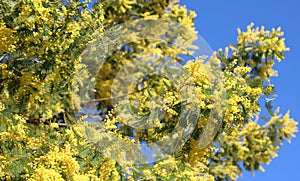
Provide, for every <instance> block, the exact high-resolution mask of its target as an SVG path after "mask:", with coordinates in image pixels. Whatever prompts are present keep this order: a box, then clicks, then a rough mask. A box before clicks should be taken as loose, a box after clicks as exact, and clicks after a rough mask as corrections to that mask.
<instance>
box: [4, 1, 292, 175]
mask: <svg viewBox="0 0 300 181" xmlns="http://www.w3.org/2000/svg"><path fill="white" fill-rule="evenodd" d="M0 7H1V9H0V11H1V15H0V25H1V26H0V39H1V41H0V55H1V64H0V70H1V75H0V81H1V84H0V91H1V102H0V110H1V114H0V125H1V127H0V137H1V140H0V142H1V144H0V145H1V146H0V162H1V165H0V178H1V179H2V180H22V179H23V180H49V179H50V180H236V179H237V178H238V177H239V176H240V175H241V174H242V167H244V168H245V169H246V170H248V171H251V172H254V171H256V170H263V168H262V166H261V165H262V164H269V163H270V161H271V159H272V158H274V157H276V156H277V154H276V152H277V151H278V150H279V148H280V147H281V145H282V143H283V141H284V140H286V141H291V139H292V138H293V137H294V136H295V135H294V133H295V132H297V122H295V121H294V120H293V119H292V118H290V117H289V113H286V114H285V115H284V116H281V115H280V114H279V109H277V110H276V111H274V110H273V108H272V105H271V102H270V101H267V102H266V108H267V110H268V112H269V118H268V119H266V120H260V118H259V117H258V114H259V113H260V111H261V109H262V108H263V106H261V105H259V104H258V100H259V99H260V98H262V97H272V95H274V93H275V88H274V85H273V84H271V82H270V77H271V76H276V75H277V74H276V71H275V70H273V68H272V67H273V65H274V63H275V61H281V60H282V59H284V52H285V51H287V50H288V48H286V46H285V43H284V38H282V36H283V33H282V32H281V30H280V28H278V29H273V30H271V31H266V30H264V28H263V27H262V28H256V29H253V26H254V25H253V24H251V25H249V26H248V27H247V30H246V31H245V32H242V31H241V30H239V31H238V38H237V43H235V44H232V45H230V46H229V47H228V48H226V49H225V51H221V50H220V51H218V52H216V53H215V54H214V55H213V56H212V57H211V60H214V61H213V62H214V63H212V64H208V65H209V66H208V65H207V64H206V65H205V64H204V60H203V57H197V58H196V59H194V60H189V61H187V62H185V61H183V58H182V55H188V56H191V55H193V51H194V50H195V49H196V47H195V46H194V45H193V42H194V40H195V39H196V38H197V32H196V31H195V28H194V23H193V18H194V17H195V16H196V14H195V13H194V12H193V11H188V10H187V9H186V8H185V7H184V6H180V5H179V2H178V1H169V0H165V1H164V0H153V1H142V0H122V1H109V0H107V1H99V2H93V3H91V2H89V1H80V0H73V1H68V2H65V3H64V2H63V3H62V2H61V1H41V0H22V1H21V0H20V1H9V0H3V1H1V2H0ZM89 7H92V8H91V9H90V8H89ZM141 19H142V20H141ZM138 20H141V21H138ZM128 22H130V23H128ZM170 22H171V23H170ZM153 23H154V24H153ZM172 23H173V24H172ZM170 24H172V25H170ZM132 26H133V29H132ZM124 27H125V28H124ZM166 29H169V30H167V31H166ZM124 31H125V33H124ZM139 33H140V34H143V35H147V36H140V34H139ZM124 35H125V36H124ZM149 35H151V36H149ZM120 37H121V41H119V42H118V40H120ZM149 37H150V38H149ZM151 37H152V38H153V37H155V38H154V39H151ZM157 37H160V38H157ZM162 37H163V38H162ZM99 42H100V43H99ZM116 43H117V44H118V43H119V44H120V46H119V45H118V46H115V44H116ZM87 47H88V48H87ZM103 47H105V48H108V49H104V48H103ZM200 48H201V47H200ZM99 52H100V53H99ZM107 52H109V53H107ZM104 55H105V56H104ZM151 55H155V57H156V58H155V59H153V57H152V56H151ZM91 57H92V58H95V57H98V58H99V57H100V59H101V61H102V60H104V62H102V63H103V65H102V66H101V69H99V71H97V72H96V73H97V74H98V75H97V76H95V80H94V82H93V80H92V79H90V77H93V76H94V75H91V72H93V71H94V69H93V68H94V66H93V64H90V63H89V59H90V58H91ZM157 57H158V58H157ZM162 57H163V58H162ZM140 62H147V63H148V66H141V68H139V67H140V65H141V64H140ZM124 67H125V69H124ZM162 67H163V68H162ZM164 67H165V68H164ZM145 68H148V69H150V71H146V73H147V74H145V75H144V74H142V75H140V73H141V72H142V73H143V71H144V69H145ZM218 68H219V70H220V71H218V73H217V72H213V70H216V69H218ZM125 70H126V71H127V70H131V71H133V72H135V73H138V76H137V77H134V78H136V79H135V80H134V81H131V82H128V81H127V79H124V77H126V76H127V75H128V74H126V71H125ZM157 70H159V71H157ZM178 71H179V73H178ZM162 75H165V76H162ZM173 75H174V76H173ZM216 79H218V80H219V81H215V80H216ZM220 80H222V81H220ZM178 84H179V85H180V86H178ZM91 85H92V86H93V87H89V86H91ZM122 86H123V87H126V89H125V88H124V89H123V88H122V89H120V87H122ZM83 88H84V89H83ZM93 89H95V90H93ZM82 90H84V91H82ZM220 90H221V91H220ZM93 91H95V93H94V92H93ZM91 92H92V93H91ZM91 94H92V95H95V97H94V98H95V99H93V100H92V99H91V98H90V97H91ZM124 94H127V96H126V97H127V102H126V101H124V96H123V95H124ZM158 98H160V99H158ZM154 99H155V100H156V101H154V104H153V100H154ZM87 101H89V103H86V102H87ZM90 102H92V103H93V105H94V103H95V102H96V103H97V104H96V105H97V107H96V109H97V111H99V112H100V113H99V115H100V118H101V119H99V120H98V122H94V123H93V124H90V123H88V122H87V121H86V120H87V117H89V115H88V114H87V113H86V112H84V114H83V115H78V114H75V112H76V110H82V109H85V106H89V105H91V104H90ZM218 102H221V104H218ZM124 110H131V111H130V114H128V112H126V111H124ZM186 110H187V112H185V111H186ZM74 111H75V112H74ZM153 112H154V113H156V114H152V113H153ZM77 113H78V112H77ZM81 113H82V111H81ZM93 116H94V115H93ZM132 120H133V121H132ZM264 121H265V122H264ZM99 125H100V126H99ZM145 125H148V126H149V125H151V127H145ZM191 125H192V128H193V129H192V130H188V132H189V134H187V133H186V132H185V131H184V130H185V128H190V126H191ZM210 125H213V126H210ZM145 128H147V129H145ZM174 130H175V132H174ZM107 132H109V133H110V134H107ZM170 133H174V134H170ZM211 133H212V134H211ZM185 134H187V135H188V137H187V136H185V137H184V139H180V138H183V137H182V135H185ZM112 135H113V136H114V137H113V136H112ZM170 137H172V138H174V140H176V141H170V142H168V141H165V142H161V143H165V144H164V145H162V146H161V150H160V151H161V153H166V154H165V155H166V156H163V157H161V158H160V159H156V160H154V161H152V162H151V163H147V162H145V160H144V162H140V161H136V159H137V158H136V157H137V155H138V154H137V155H130V154H131V153H132V152H131V151H132V150H134V151H137V152H138V150H139V147H138V146H137V145H140V144H142V143H143V144H149V145H151V143H157V142H159V140H165V139H170ZM103 140H105V141H103ZM207 140H208V141H207ZM120 141H121V142H120ZM119 143H122V144H124V145H125V146H124V145H123V146H122V145H121V146H120V144H119ZM204 143H205V144H204ZM157 145H159V144H157ZM172 148H173V149H172ZM174 148H176V149H174ZM170 150H172V152H168V151H170ZM141 159H142V158H141Z"/></svg>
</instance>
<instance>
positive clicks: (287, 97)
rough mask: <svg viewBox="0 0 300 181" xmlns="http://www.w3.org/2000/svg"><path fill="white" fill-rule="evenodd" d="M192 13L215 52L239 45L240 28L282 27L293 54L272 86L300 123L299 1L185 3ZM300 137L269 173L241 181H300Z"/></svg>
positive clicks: (278, 103) (196, 0)
mask: <svg viewBox="0 0 300 181" xmlns="http://www.w3.org/2000/svg"><path fill="white" fill-rule="evenodd" d="M181 4H186V6H187V7H188V9H191V10H194V11H196V12H197V14H198V17H197V18H196V28H197V30H198V31H199V34H200V35H201V36H202V37H203V38H204V39H205V40H206V41H207V42H208V44H209V45H210V46H211V47H212V48H213V49H214V50H218V49H219V48H224V47H226V46H227V45H228V43H235V42H236V37H237V31H236V30H237V28H238V27H240V28H241V29H244V30H245V27H246V26H247V25H248V24H250V23H251V22H254V23H255V25H257V26H262V25H263V26H265V27H266V28H268V29H271V28H272V27H278V26H281V27H282V29H283V31H284V32H285V38H286V44H287V46H288V47H290V48H291V51H290V52H288V53H287V54H286V59H285V60H283V61H282V62H280V63H277V64H276V65H275V68H276V69H277V70H278V72H279V77H277V78H274V79H273V80H272V82H273V83H274V84H275V86H276V88H277V91H278V92H277V95H278V97H277V99H276V100H275V101H274V104H275V106H280V107H281V112H282V113H285V112H286V111H287V110H290V111H291V116H292V117H293V118H294V119H295V120H297V121H299V120H300V111H299V108H300V96H299V93H300V1H298V0H285V1H280V0H251V1H246V0H244V1H241V0H227V1H225V0H218V1H216V0H181ZM299 163H300V134H299V133H298V134H297V137H296V138H295V139H294V140H293V141H292V143H291V144H288V143H285V144H284V146H283V148H282V150H281V151H280V152H279V157H277V158H275V159H273V161H272V162H271V164H270V165H265V166H264V168H265V169H266V172H265V173H262V172H257V173H255V176H254V177H252V176H251V174H250V173H246V174H244V176H243V178H241V179H239V180H240V181H250V180H251V181H265V180H272V181H286V180H288V181H289V180H291V181H297V180H300V166H299Z"/></svg>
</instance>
